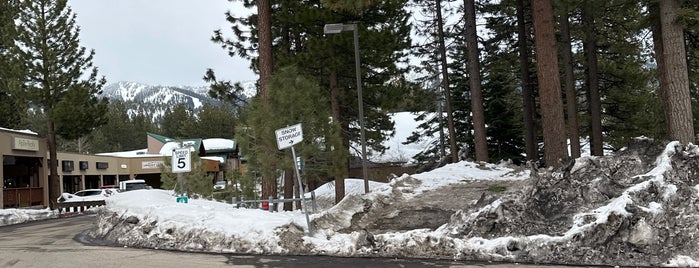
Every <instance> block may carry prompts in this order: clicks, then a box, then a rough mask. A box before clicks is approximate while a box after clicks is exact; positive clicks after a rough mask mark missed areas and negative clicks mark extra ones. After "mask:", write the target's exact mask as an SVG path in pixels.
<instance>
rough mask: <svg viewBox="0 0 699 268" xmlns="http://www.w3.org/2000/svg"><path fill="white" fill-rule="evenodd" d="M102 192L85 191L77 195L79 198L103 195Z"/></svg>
mask: <svg viewBox="0 0 699 268" xmlns="http://www.w3.org/2000/svg"><path fill="white" fill-rule="evenodd" d="M101 193H102V191H101V190H84V191H79V192H77V193H75V195H77V196H91V195H99V194H101Z"/></svg>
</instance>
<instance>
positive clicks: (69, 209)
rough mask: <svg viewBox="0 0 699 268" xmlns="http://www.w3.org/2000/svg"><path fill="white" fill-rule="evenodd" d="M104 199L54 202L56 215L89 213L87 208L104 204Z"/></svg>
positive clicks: (60, 216) (66, 215) (65, 215)
mask: <svg viewBox="0 0 699 268" xmlns="http://www.w3.org/2000/svg"><path fill="white" fill-rule="evenodd" d="M104 204H105V203H104V200H100V201H82V202H63V203H58V204H56V208H57V209H58V217H59V218H63V217H70V216H75V215H82V214H87V213H89V212H88V210H89V209H91V208H94V207H99V206H104Z"/></svg>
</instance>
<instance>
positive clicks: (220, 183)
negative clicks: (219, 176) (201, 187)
mask: <svg viewBox="0 0 699 268" xmlns="http://www.w3.org/2000/svg"><path fill="white" fill-rule="evenodd" d="M216 185H226V182H225V181H217V182H216Z"/></svg>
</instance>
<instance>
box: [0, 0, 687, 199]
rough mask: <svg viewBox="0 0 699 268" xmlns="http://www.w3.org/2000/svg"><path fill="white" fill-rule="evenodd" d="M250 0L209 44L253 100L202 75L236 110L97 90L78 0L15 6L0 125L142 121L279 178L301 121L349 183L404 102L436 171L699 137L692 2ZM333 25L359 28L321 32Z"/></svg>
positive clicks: (327, 166)
mask: <svg viewBox="0 0 699 268" xmlns="http://www.w3.org/2000/svg"><path fill="white" fill-rule="evenodd" d="M242 2H243V3H244V5H245V6H246V7H248V8H250V9H252V10H255V11H256V12H254V13H253V14H251V15H249V16H245V17H236V16H235V15H234V13H233V12H230V11H226V10H222V11H221V16H226V18H227V20H228V22H229V23H230V29H231V30H232V31H231V32H232V33H233V34H230V35H229V34H226V33H227V31H225V32H224V31H222V30H217V31H215V32H213V33H212V38H211V41H212V42H214V43H216V44H219V45H220V46H221V47H222V48H223V49H224V50H226V51H227V52H228V54H229V55H230V56H231V57H242V58H244V59H247V60H249V62H250V68H251V69H252V70H254V71H255V72H256V73H257V74H259V80H258V84H257V87H258V94H257V95H256V96H255V97H254V98H252V99H250V100H247V101H246V102H245V103H244V104H243V105H240V101H239V100H240V99H241V95H240V94H241V90H242V89H241V87H240V85H239V84H238V83H237V81H222V80H219V79H217V78H216V73H215V72H214V71H213V70H211V69H209V70H202V76H203V79H204V80H205V81H206V82H208V83H209V84H210V86H211V90H210V92H209V93H210V95H211V96H212V97H215V98H218V99H220V100H221V101H222V102H223V103H227V105H221V106H220V107H213V106H211V107H205V108H204V109H203V110H202V111H201V112H199V113H197V114H195V113H193V112H192V111H188V110H186V109H185V108H184V107H180V106H176V107H172V108H171V109H169V110H168V111H167V112H166V113H165V114H164V115H162V116H160V117H157V118H155V117H153V116H151V115H148V114H146V113H139V112H134V111H129V110H126V109H125V108H124V105H123V103H119V102H109V100H107V99H105V98H100V97H99V93H100V89H101V88H102V86H103V85H104V84H105V78H104V77H100V76H99V73H98V68H97V67H98V66H93V65H92V57H93V56H94V53H95V52H94V51H91V50H89V49H87V48H84V47H82V46H81V45H80V44H79V31H78V28H77V26H76V24H75V17H76V16H79V14H75V13H73V12H72V11H71V10H70V6H69V5H68V4H67V1H65V0H55V1H50V0H39V1H20V0H9V1H3V2H2V3H0V21H1V23H0V66H3V67H2V68H0V95H1V97H0V126H2V127H6V128H15V129H25V128H29V129H33V130H35V131H37V132H39V133H40V134H41V135H43V136H46V137H47V138H48V140H49V147H50V149H51V151H52V153H55V150H56V148H59V150H64V151H76V152H77V151H81V152H89V153H96V152H103V151H119V150H132V149H140V148H143V147H144V146H145V138H143V137H144V136H145V135H144V132H153V133H157V134H160V135H164V136H169V137H175V138H181V137H194V136H196V137H202V138H207V137H224V138H235V139H236V140H239V141H240V142H241V146H243V148H245V149H246V150H247V154H248V155H249V156H250V158H249V161H250V163H251V166H252V167H253V169H256V170H258V171H260V173H261V174H263V176H265V177H272V176H274V175H273V174H274V173H275V172H278V170H279V169H284V168H283V167H288V166H290V165H291V162H290V160H288V159H287V158H286V157H285V156H286V152H283V151H279V150H277V149H276V148H275V144H274V143H273V141H274V139H273V136H271V135H270V133H273V131H274V129H277V128H280V127H284V126H286V125H292V124H295V123H299V122H302V123H303V124H304V135H305V136H306V135H308V139H305V140H304V143H303V144H302V145H301V146H300V148H299V153H300V155H302V156H303V158H304V159H306V161H307V163H306V165H307V166H309V167H310V168H309V169H308V172H309V173H310V174H309V176H311V177H315V178H318V179H321V180H327V179H328V178H335V180H336V182H337V183H341V182H340V180H338V178H344V176H345V175H346V174H347V168H348V165H349V162H351V160H350V158H351V157H350V155H351V154H350V151H354V152H356V151H358V150H359V149H358V148H354V147H356V146H354V145H353V144H359V142H360V136H364V135H366V146H369V147H370V148H372V149H374V150H376V151H381V150H382V149H385V148H382V145H381V141H383V140H384V139H385V138H386V137H388V136H390V135H392V134H393V122H391V121H390V120H389V117H388V114H390V113H392V112H400V111H412V112H416V113H421V114H422V116H424V118H428V119H429V121H430V122H429V123H427V124H424V125H423V126H421V129H420V131H418V132H415V133H414V135H413V136H412V137H411V139H412V140H417V139H420V138H422V137H425V136H436V137H439V139H435V142H434V143H433V144H432V146H431V147H430V148H425V150H424V151H423V152H422V153H421V154H420V155H418V156H416V157H417V158H418V159H419V160H420V163H422V164H424V165H441V164H444V163H450V162H456V161H460V160H463V159H473V160H476V161H485V162H493V163H494V162H499V161H502V160H510V161H513V162H514V163H525V162H527V161H533V162H536V163H538V164H539V165H541V166H558V165H560V163H561V161H565V160H567V159H570V158H576V157H579V156H580V148H581V144H580V142H579V141H581V140H582V141H589V143H590V148H591V154H592V155H598V156H599V155H602V154H603V151H604V150H611V151H614V150H618V149H620V148H623V147H624V146H625V145H626V144H627V143H628V141H629V140H630V139H632V138H634V137H639V136H645V137H650V138H655V139H661V140H678V141H681V142H683V143H690V142H691V143H693V142H695V137H696V136H695V133H696V128H697V124H695V123H694V121H695V118H697V116H696V115H697V114H698V113H699V104H697V100H698V98H697V96H698V93H699V92H698V91H699V86H698V85H697V81H699V71H698V70H699V68H697V67H699V60H697V59H699V57H697V56H698V55H699V2H697V1H683V0H661V1H657V0H643V1H631V0H606V1H601V0H590V1H574V0H532V1H524V0H501V1H475V0H463V1H450V0H383V1H379V0H356V1H342V0H302V1H297V0H294V1H291V0H279V1H275V0H257V1H252V0H242ZM326 24H344V25H353V27H354V29H356V31H357V32H356V33H357V35H353V34H352V33H351V31H348V32H340V33H336V34H326V33H325V32H324V27H325V25H326ZM355 36H356V37H355ZM355 38H356V39H357V40H355ZM355 42H356V43H357V44H358V47H356V48H355V47H354V44H355ZM356 51H358V52H359V57H358V59H360V60H359V61H357V60H356V58H355V52H356ZM183 53H184V52H183ZM359 62H361V64H360V65H359V67H360V68H359V72H358V73H360V77H357V75H356V72H355V71H357V70H356V68H355V64H358V63H359ZM360 88H361V89H363V93H362V94H358V89H360ZM359 99H363V101H362V102H359V101H358V100H359ZM275 107H284V109H277V108H275ZM359 107H362V108H359ZM25 111H26V112H25ZM360 114H362V115H363V118H362V119H363V120H359V115H360ZM435 114H436V115H439V116H433V115H435ZM328 118H331V120H330V122H328V121H329V120H328ZM362 121H364V122H366V124H364V125H363V124H361V122H362ZM181 122H189V123H187V124H181ZM362 125H363V126H362ZM362 133H365V134H362ZM337 148H344V149H342V150H336V149H337ZM345 149H346V150H345ZM355 155H356V154H355ZM286 169H288V168H286ZM314 172H315V173H314ZM289 177H291V176H289ZM264 189H266V188H265V187H263V191H265V190H264ZM268 191H271V190H268Z"/></svg>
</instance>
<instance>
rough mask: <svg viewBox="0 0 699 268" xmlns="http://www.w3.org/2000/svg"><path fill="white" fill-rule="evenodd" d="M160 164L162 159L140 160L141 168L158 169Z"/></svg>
mask: <svg viewBox="0 0 699 268" xmlns="http://www.w3.org/2000/svg"><path fill="white" fill-rule="evenodd" d="M162 164H163V161H160V160H154V161H141V169H159V168H160V165H162Z"/></svg>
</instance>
